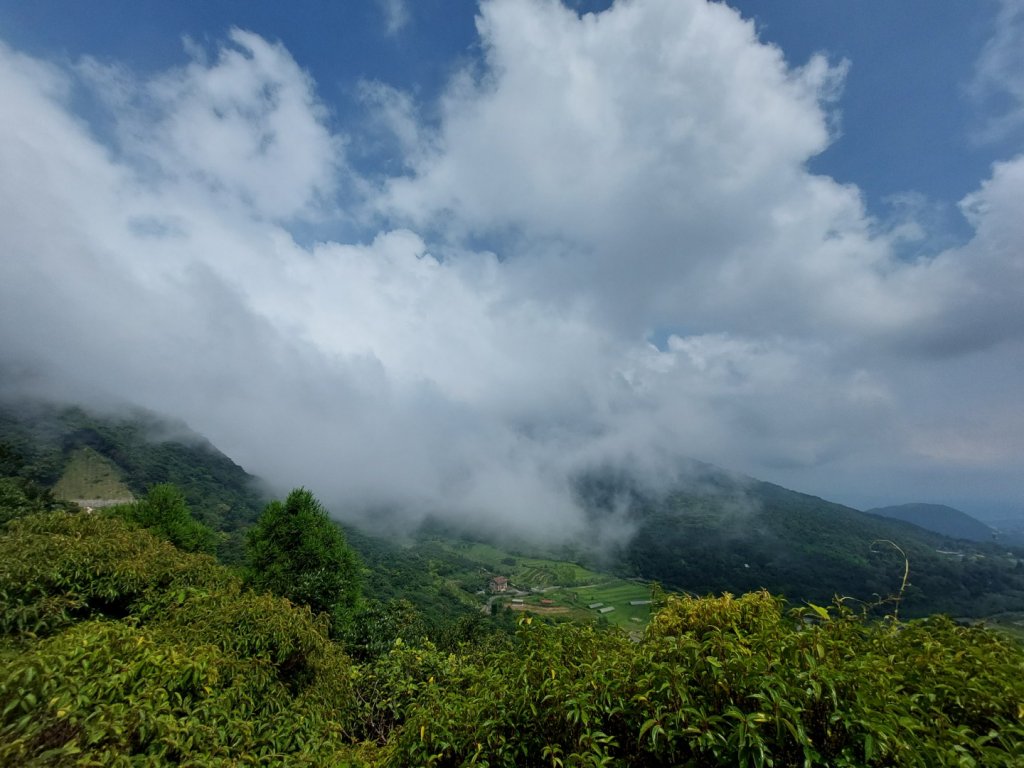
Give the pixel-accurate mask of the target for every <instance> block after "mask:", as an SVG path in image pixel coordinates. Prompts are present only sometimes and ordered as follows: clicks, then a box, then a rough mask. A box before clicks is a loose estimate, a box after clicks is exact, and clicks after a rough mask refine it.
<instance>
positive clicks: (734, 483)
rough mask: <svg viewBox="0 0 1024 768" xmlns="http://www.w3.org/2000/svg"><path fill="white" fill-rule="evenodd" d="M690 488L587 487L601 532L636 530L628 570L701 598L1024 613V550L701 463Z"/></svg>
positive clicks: (615, 479)
mask: <svg viewBox="0 0 1024 768" xmlns="http://www.w3.org/2000/svg"><path fill="white" fill-rule="evenodd" d="M689 478H690V479H689V480H688V481H687V484H686V486H685V488H684V489H682V490H677V491H674V492H667V493H662V494H651V493H649V492H645V491H644V490H643V489H642V488H640V487H638V486H637V485H636V484H634V483H632V482H631V481H630V480H629V478H628V477H624V476H622V475H615V474H613V473H606V474H603V475H592V476H589V477H587V478H585V479H584V480H582V481H581V483H580V488H581V492H580V495H581V499H582V501H583V503H584V504H585V505H586V507H587V509H588V511H589V514H590V515H591V518H592V519H593V520H594V523H595V525H597V524H600V522H601V520H602V518H604V517H605V516H609V515H612V514H614V513H615V511H616V510H620V509H621V508H622V507H623V504H624V500H625V506H626V508H627V510H628V511H627V515H628V519H629V521H630V522H631V523H632V524H633V525H634V526H635V533H634V535H633V536H632V537H631V538H629V539H628V541H625V542H624V543H623V544H622V545H621V546H620V547H619V548H618V550H617V551H616V552H615V553H614V554H615V562H616V564H617V565H616V569H617V570H618V572H619V573H620V575H624V576H636V577H640V578H643V579H646V580H652V581H658V582H660V583H662V584H664V585H665V586H666V587H669V588H671V589H677V590H684V591H688V592H692V593H696V594H706V593H717V592H724V591H728V592H733V593H740V592H746V591H750V590H756V589H762V588H764V589H767V590H769V591H770V592H773V593H776V594H784V595H787V596H788V597H790V598H791V599H793V600H810V601H813V602H824V603H827V602H830V601H831V600H832V598H833V596H835V595H842V596H846V597H849V598H851V599H855V600H859V601H862V602H861V604H869V603H872V602H877V601H878V600H880V599H883V598H885V597H887V596H890V595H893V594H895V593H896V592H898V590H899V588H900V585H901V581H902V574H903V569H904V558H903V555H901V554H900V552H899V551H898V550H897V549H896V548H895V547H893V546H892V545H891V544H888V543H882V542H893V543H895V544H896V545H898V547H899V548H900V549H902V551H903V552H904V553H905V554H906V557H907V559H908V560H909V563H910V581H909V585H908V587H907V589H906V591H905V594H904V599H903V604H902V609H903V610H905V611H907V612H908V613H909V614H912V615H919V616H920V615H927V614H929V613H935V612H946V613H950V614H952V615H955V616H982V615H988V614H994V613H999V612H1002V611H1014V610H1022V609H1024V567H1022V565H1021V557H1024V553H1013V554H1008V552H1007V549H1006V547H1005V546H1001V547H996V546H995V545H992V544H982V543H974V544H966V543H964V542H951V541H950V539H949V538H948V537H945V536H942V535H940V534H937V533H933V532H929V531H925V530H923V529H921V528H919V527H917V526H914V525H911V524H908V523H904V522H901V521H898V520H889V519H885V518H881V517H877V516H874V515H869V514H865V513H863V512H860V511H858V510H855V509H851V508H849V507H844V506H842V505H840V504H834V503H832V502H828V501H825V500H823V499H820V498H817V497H814V496H808V495H806V494H801V493H797V492H795V491H790V490H788V489H785V488H781V487H779V486H777V485H773V484H771V483H764V482H760V481H757V480H754V479H752V478H745V477H741V476H737V475H733V474H729V473H725V472H723V471H721V470H718V469H715V468H714V467H709V466H707V465H696V464H695V466H694V468H693V469H692V471H691V472H690V473H689Z"/></svg>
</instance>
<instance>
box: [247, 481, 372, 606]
mask: <svg viewBox="0 0 1024 768" xmlns="http://www.w3.org/2000/svg"><path fill="white" fill-rule="evenodd" d="M246 555H247V565H248V581H249V583H250V584H251V585H252V586H253V587H254V588H256V589H265V590H269V591H270V592H273V593H274V594H277V595H280V596H282V597H286V598H288V599H289V600H291V601H292V602H294V603H298V604H300V605H308V606H309V607H310V608H311V609H313V611H314V612H315V613H328V614H330V615H331V616H332V618H333V620H334V623H335V625H336V626H337V624H338V622H340V621H343V620H344V619H345V617H347V616H350V615H351V613H352V611H353V610H354V609H355V607H356V603H357V602H358V600H359V595H360V582H361V575H360V564H359V559H358V557H357V556H356V554H355V552H354V551H353V550H352V549H351V548H350V547H349V546H348V544H347V542H346V541H345V536H344V534H343V533H342V532H341V530H340V529H339V528H338V526H337V525H335V524H334V523H333V522H332V521H331V519H330V518H329V517H328V516H327V511H326V510H325V509H324V508H323V505H321V504H320V502H319V501H317V499H316V497H315V496H313V494H312V493H311V492H310V491H308V490H306V489H305V488H296V489H295V490H293V491H292V492H291V493H290V494H288V498H287V499H285V501H284V502H280V501H272V502H270V503H269V504H268V505H267V506H266V508H265V509H264V510H263V513H262V514H261V515H260V517H259V519H258V520H257V521H256V524H255V525H254V526H253V527H252V528H251V529H250V530H249V533H248V535H247V537H246Z"/></svg>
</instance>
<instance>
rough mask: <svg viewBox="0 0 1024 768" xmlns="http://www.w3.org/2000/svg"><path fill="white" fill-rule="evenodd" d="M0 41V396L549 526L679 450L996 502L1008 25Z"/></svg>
mask: <svg viewBox="0 0 1024 768" xmlns="http://www.w3.org/2000/svg"><path fill="white" fill-rule="evenodd" d="M0 45H2V47H0V64H2V68H0V75H2V77H3V80H2V81H0V86H3V88H2V90H0V92H3V93H5V94H7V96H6V97H5V99H4V101H5V103H4V104H3V111H2V113H0V128H2V130H3V133H2V134H0V146H2V147H3V154H0V163H2V164H3V166H2V167H3V170H4V171H5V173H4V174H2V177H3V179H2V180H0V194H2V195H3V197H2V198H0V201H2V202H3V203H4V205H3V206H0V210H3V211H4V213H3V214H0V217H2V218H0V232H3V233H4V234H2V235H0V249H2V250H0V253H2V254H3V260H2V262H0V264H2V266H0V278H3V281H2V283H0V284H2V285H3V288H0V299H3V302H2V305H3V306H4V309H3V310H2V312H3V314H0V321H2V326H0V328H2V329H3V331H2V333H0V351H2V353H3V359H4V360H6V361H7V366H8V370H16V371H23V372H25V371H28V372H32V373H31V375H32V376H34V377H36V378H37V379H39V380H40V381H44V382H46V386H47V387H50V388H51V389H54V390H62V389H63V390H64V391H67V390H69V389H70V390H72V391H74V392H82V391H92V392H106V393H108V394H109V395H110V396H112V397H115V398H121V399H125V400H131V401H134V402H140V403H141V404H142V405H146V406H149V407H151V408H154V409H157V410H161V411H164V412H168V413H171V414H173V415H176V416H180V417H183V418H185V419H187V420H188V421H189V422H190V423H191V424H192V425H193V426H194V427H195V428H197V429H199V430H200V431H203V432H204V433H206V434H208V435H209V436H210V437H211V439H213V440H214V441H215V442H216V443H217V444H218V445H220V446H221V447H222V448H224V449H225V450H226V451H228V452H229V453H231V454H232V455H233V456H235V457H236V458H237V459H238V460H239V461H241V462H242V463H243V464H245V465H246V466H247V467H249V468H250V469H252V470H253V471H255V472H258V473H260V474H263V475H266V476H268V477H270V478H271V479H272V480H274V481H275V482H279V483H281V484H282V485H285V486H287V485H295V484H297V483H300V482H303V483H306V484H307V485H310V486H312V487H314V488H317V489H318V490H319V491H320V492H321V493H322V494H323V495H324V496H325V497H327V498H329V499H332V500H333V501H334V502H335V503H336V506H337V507H338V508H339V509H350V510H351V509H360V508H364V507H366V506H367V505H380V504H388V505H392V506H396V507H400V508H403V509H406V510H409V511H410V512H409V513H410V515H412V516H413V518H415V517H416V516H421V515H425V514H430V513H437V512H438V511H439V510H444V511H445V513H447V514H451V515H454V516H475V517H482V518H483V519H496V520H497V519H500V520H507V519H508V518H509V516H510V515H514V516H516V519H518V520H520V521H522V525H524V526H527V527H528V526H529V522H530V520H531V519H532V517H531V515H532V514H534V513H533V512H531V513H529V514H528V513H525V512H524V511H523V510H524V509H529V510H534V511H537V510H540V512H536V514H539V515H541V516H542V517H544V518H549V517H552V516H555V517H558V518H559V519H561V520H563V521H564V528H565V531H566V533H567V535H569V534H571V533H572V531H573V530H574V528H573V526H574V525H578V524H579V522H580V518H579V514H578V510H576V509H575V508H574V505H573V502H572V498H571V493H570V492H569V490H568V489H569V484H568V478H570V477H572V476H573V474H574V473H577V472H579V471H581V470H582V469H585V468H586V467H587V466H593V465H595V464H601V463H607V462H609V461H610V462H618V463H624V464H627V465H630V466H632V467H633V468H634V469H635V470H636V471H638V472H640V473H642V474H644V475H645V476H646V477H648V478H649V479H651V480H652V482H655V481H657V480H658V479H659V478H661V479H664V478H671V476H672V475H673V472H674V469H673V467H675V466H677V465H678V460H679V458H680V457H681V456H692V457H694V458H698V459H702V460H707V461H712V462H715V463H718V464H721V465H723V466H726V467H731V468H734V469H737V470H739V471H743V472H747V473H750V474H753V475H755V476H758V477H761V478H764V479H768V480H773V481H775V482H779V483H782V484H784V485H788V486H790V487H794V488H797V489H800V490H806V491H810V492H813V493H816V494H819V495H822V496H826V497H828V498H831V499H835V500H837V501H841V502H845V503H848V504H851V505H854V506H859V507H862V508H864V507H869V506H874V505H880V504H886V503H901V502H907V501H933V502H942V503H949V504H953V505H956V506H960V507H962V508H964V509H966V510H967V511H969V512H973V513H975V514H978V515H982V516H984V515H993V516H996V515H1014V514H1018V513H1021V512H1024V507H1022V498H1024V480H1021V475H1022V474H1024V473H1021V472H1020V467H1021V465H1022V463H1024V438H1022V437H1021V435H1024V404H1022V402H1021V396H1020V394H1019V393H1020V391H1022V390H1024V387H1022V386H1021V385H1022V383H1024V382H1021V378H1022V375H1021V371H1022V370H1024V314H1022V310H1021V308H1020V305H1021V302H1020V298H1021V295H1022V293H1024V276H1022V273H1024V265H1022V260H1021V259H1022V256H1021V252H1020V243H1021V242H1022V241H1024V232H1022V229H1021V226H1022V225H1021V224H1020V223H1019V221H1018V220H1024V216H1020V215H1019V212H1020V211H1019V209H1020V207H1021V203H1020V200H1021V199H1024V196H1022V195H1024V156H1022V155H1021V150H1022V142H1024V61H1022V54H1021V51H1024V4H1022V3H1020V2H1019V0H1002V1H1001V2H997V0H984V1H981V2H976V3H941V4H937V3H933V2H927V1H926V0H914V1H913V2H910V1H908V2H899V3H893V2H882V1H881V0H872V1H871V2H858V3H854V2H828V3H826V2H816V1H814V0H792V1H791V2H785V3H761V2H746V1H744V2H738V1H737V2H734V3H732V4H728V5H723V4H705V3H704V2H700V1H699V0H632V2H619V3H608V2H599V3H586V2H572V3H567V4H561V3H559V2H556V1H555V0H483V2H480V3H476V2H440V0H421V1H419V2H415V3H414V2H401V1H400V0H366V2H347V3H342V2H334V3H331V2H307V3H301V4H288V5H285V4H281V3H276V2H252V1H249V2H241V1H239V2H218V3H164V2H91V3H71V2H61V3H58V2H47V1H46V0H38V1H37V2H33V3H16V2H7V1H6V0H0ZM126 317H128V318H131V320H128V321H126V319H125V318H126ZM26 327H28V328H30V329H31V330H30V331H29V332H26V331H25V330H24V329H25V328H26ZM15 329H17V330H15ZM24 375H26V376H27V375H29V374H28V373H25V374H24ZM34 386H35V385H34ZM39 386H42V384H39ZM396 465H397V466H401V467H403V472H402V479H401V480H400V481H396V480H395V477H394V472H393V471H392V468H393V467H394V466H396Z"/></svg>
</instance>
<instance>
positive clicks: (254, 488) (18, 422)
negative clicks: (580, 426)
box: [0, 402, 1024, 615]
mask: <svg viewBox="0 0 1024 768" xmlns="http://www.w3.org/2000/svg"><path fill="white" fill-rule="evenodd" d="M0 444H4V445H6V446H7V448H8V452H9V453H13V454H17V455H20V456H21V457H22V461H21V465H20V467H19V468H18V469H17V472H18V473H19V474H21V475H22V476H24V477H29V478H31V479H33V480H35V481H36V482H39V483H40V484H43V485H45V486H46V487H48V488H56V489H58V491H60V492H63V493H64V495H65V496H70V497H72V498H83V499H91V498H93V496H91V495H90V494H101V495H102V494H106V495H108V496H109V495H113V496H117V497H119V498H123V497H125V495H126V491H127V492H130V493H131V494H133V495H135V496H140V495H142V494H144V493H145V492H146V490H147V488H148V487H150V486H151V485H153V484H156V483H163V482H170V483H174V484H176V485H178V486H179V487H180V488H181V489H182V491H183V492H184V493H185V496H186V498H187V500H188V502H189V504H190V505H191V507H192V509H193V510H194V512H195V513H196V516H197V517H198V518H199V519H200V520H201V521H202V522H204V523H206V524H207V525H209V526H211V527H213V528H215V529H217V530H220V531H223V532H225V533H226V536H225V539H224V542H225V543H224V545H223V547H222V551H221V553H220V554H221V556H222V557H223V558H224V559H226V560H228V561H237V560H238V559H239V558H240V554H241V544H242V538H243V533H244V530H245V529H246V528H247V527H248V526H249V525H251V523H252V522H253V521H254V520H255V519H256V517H257V516H258V514H259V512H260V510H261V509H262V506H263V504H264V503H265V501H266V494H265V492H264V491H263V490H262V488H261V486H260V484H259V482H258V481H257V479H256V478H254V477H252V476H251V475H249V474H248V473H246V472H245V470H244V469H242V468H241V467H240V466H238V465H237V464H235V463H234V462H233V461H231V459H230V458H228V457H227V456H225V455H224V454H223V453H221V452H220V451H218V450H217V449H216V448H215V447H214V446H212V445H211V444H210V443H209V442H208V441H206V440H205V439H203V438H202V437H201V436H199V435H197V434H196V433H194V432H190V431H189V430H187V429H186V428H185V427H184V426H183V425H181V424H175V423H174V422H171V421H169V420H166V419H162V418H160V417H158V416H155V415H154V414H152V413H148V412H145V411H132V412H130V413H129V412H125V413H122V414H120V415H117V416H104V415H100V414H97V413H94V412H90V411H88V410H86V409H84V408H81V407H76V406H57V405H52V404H42V403H28V402H19V403H0ZM679 477H680V478H681V479H677V480H676V481H675V482H674V483H673V484H671V485H670V487H669V489H668V490H662V491H658V492H655V491H652V490H650V489H649V488H647V487H645V486H644V485H643V484H641V483H639V482H638V481H637V480H636V479H635V478H634V477H633V476H631V475H630V474H629V473H628V472H624V471H621V470H619V469H615V468H604V469H601V470H594V471H591V472H589V473H587V474H586V475H584V476H581V477H579V478H577V482H576V487H577V490H578V501H579V504H580V506H581V507H582V508H583V509H584V510H585V512H586V514H587V515H588V516H589V519H590V521H591V522H592V524H593V530H594V531H595V532H602V535H601V536H595V538H594V540H593V541H589V542H576V543H570V544H567V545H565V546H563V547H562V549H561V550H560V551H559V553H558V554H559V556H560V557H561V558H562V559H565V560H571V561H574V562H579V563H582V564H584V565H590V566H591V567H594V568H596V569H600V570H606V571H608V570H610V571H613V572H614V573H616V574H617V575H619V576H622V577H626V578H638V579H641V580H645V581H651V580H653V581H658V582H660V583H661V584H663V585H664V586H666V587H668V588H672V589H679V590H686V591H690V592H694V593H708V592H723V591H729V592H733V593H740V592H745V591H749V590H754V589H759V588H762V587H763V588H766V589H768V590H769V591H771V592H773V593H777V594H784V595H786V596H787V597H789V598H790V599H792V600H795V601H804V600H807V601H813V602H816V603H828V602H829V601H831V600H832V599H833V597H834V596H836V595H840V596H843V597H844V598H846V602H847V604H849V605H853V606H867V605H870V604H872V603H877V602H878V601H880V600H883V599H884V598H886V597H888V596H891V595H894V594H896V593H897V592H898V591H899V589H900V585H901V580H902V575H903V569H904V559H903V555H902V554H901V551H902V553H905V554H906V557H907V560H908V561H909V564H910V583H909V586H908V587H907V589H906V591H905V594H904V596H903V598H904V599H903V602H902V605H901V610H902V611H903V612H904V613H905V614H907V615H911V614H925V613H932V612H948V613H951V614H954V615H987V614H992V613H997V612H1000V611H1006V610H1024V560H1022V559H1019V558H1018V555H1017V554H1009V553H1008V552H1007V546H1008V545H1007V543H1006V542H1004V541H1000V542H999V544H998V546H997V544H995V543H992V541H991V538H992V536H991V529H988V528H987V527H986V526H984V525H983V524H982V523H980V522H978V521H976V520H973V519H972V518H970V517H969V516H967V515H964V514H963V513H958V512H957V511H956V510H952V509H950V508H946V507H929V506H928V505H910V506H911V507H912V508H913V509H911V511H916V515H917V516H916V517H910V518H905V519H896V517H897V516H896V515H886V514H885V510H873V512H872V513H870V514H869V513H864V512H860V511H858V510H855V509H851V508H849V507H845V506H842V505H839V504H834V503H832V502H829V501H826V500H824V499H820V498H817V497H814V496H809V495H806V494H802V493H798V492H796V491H791V490H788V489H786V488H782V487H780V486H777V485H773V484H771V483H765V482H761V481H758V480H755V479H753V478H750V477H744V476H741V475H738V474H735V473H730V472H726V471H724V470H721V469H719V468H717V467H713V466H711V465H707V464H701V463H699V462H691V463H690V464H689V465H688V466H687V467H685V471H683V472H681V473H680V476H679ZM314 491H315V489H314ZM918 507H925V509H924V510H922V509H918ZM893 509H897V510H898V509H902V508H893ZM929 510H931V511H929ZM936 510H939V511H940V512H941V513H940V512H936ZM947 510H948V511H947ZM939 520H942V521H946V522H947V523H950V525H952V523H954V522H955V523H956V524H957V525H956V526H953V527H944V528H943V529H941V530H926V527H934V526H935V525H937V522H936V521H939ZM926 524H927V525H926ZM972 524H973V525H972ZM609 531H615V532H617V533H616V535H614V536H612V535H610V534H609V533H608V532H609ZM451 533H452V535H459V534H460V531H458V530H452V531H451ZM463 533H464V532H463ZM362 538H363V539H367V538H368V537H362ZM951 539H957V540H958V541H957V542H954V543H951ZM360 540H361V539H360V537H358V536H356V537H354V541H360ZM597 542H600V543H599V544H598V543H597ZM498 543H503V544H508V541H501V542H498ZM362 544H363V546H362V547H360V548H361V549H364V550H366V553H367V555H368V556H369V555H371V554H372V552H371V550H372V549H373V547H374V546H376V545H372V546H371V544H372V543H367V541H362ZM897 547H898V548H899V549H897ZM382 551H383V550H382ZM545 554H551V552H550V550H549V551H548V552H546V553H545ZM399 556H400V551H399V550H397V549H395V548H393V547H388V548H387V552H386V553H385V554H384V555H381V557H384V558H385V559H386V560H388V561H389V562H391V563H394V562H396V558H398V557H399ZM374 557H376V555H374V556H373V557H370V558H369V559H370V562H373V561H374V560H373V558H374ZM1020 557H1021V558H1024V552H1021V553H1020ZM421 565H422V564H418V565H417V567H419V566H421ZM389 567H390V566H389ZM398 570H401V569H398ZM412 570H415V569H412ZM397 572H398V571H397V570H396V573H397ZM388 589H389V590H391V591H393V592H394V593H395V594H396V595H398V594H400V593H401V589H402V588H401V586H400V585H399V584H397V582H396V583H395V584H391V585H390V586H389V587H388ZM409 589H412V587H409ZM891 607H892V605H891V604H886V607H885V608H884V609H888V610H891Z"/></svg>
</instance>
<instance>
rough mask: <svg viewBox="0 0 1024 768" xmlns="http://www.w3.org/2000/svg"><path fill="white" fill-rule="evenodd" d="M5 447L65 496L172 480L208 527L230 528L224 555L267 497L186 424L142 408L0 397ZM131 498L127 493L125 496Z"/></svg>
mask: <svg viewBox="0 0 1024 768" xmlns="http://www.w3.org/2000/svg"><path fill="white" fill-rule="evenodd" d="M0 444H3V445H6V446H7V447H8V449H9V450H11V451H12V453H13V454H15V455H18V456H19V457H20V461H19V464H20V466H19V467H18V469H17V474H18V475H19V476H21V477H23V478H25V479H28V480H31V481H33V482H35V483H38V484H39V485H41V486H43V487H45V488H53V489H55V492H57V493H58V494H59V495H61V496H62V497H63V498H79V499H95V498H104V494H102V493H101V494H100V495H98V496H91V495H77V494H78V493H79V492H83V493H84V492H85V491H86V490H88V489H89V488H93V489H94V490H96V491H97V492H99V491H100V490H103V491H104V493H114V492H123V489H121V488H120V487H119V486H118V482H120V483H122V484H123V486H124V488H126V489H127V491H128V494H129V496H128V497H130V496H135V497H142V496H145V495H146V492H147V491H148V490H149V489H150V488H151V487H153V486H154V485H159V484H161V483H172V484H173V485H175V486H177V487H178V488H179V489H180V490H181V491H182V493H183V494H184V495H185V498H186V500H187V501H188V504H189V506H190V507H191V509H192V511H193V513H194V514H195V515H196V517H197V518H198V519H199V520H200V522H202V523H203V524H205V525H207V526H209V527H210V528H213V529H214V530H218V531H223V532H225V533H226V537H225V539H224V542H223V544H222V555H223V556H224V557H225V558H227V559H228V560H237V559H238V558H239V557H240V553H241V541H242V532H243V531H244V530H245V529H246V528H247V527H248V526H250V525H251V524H252V523H253V521H254V520H255V519H256V517H257V515H258V514H259V512H260V510H261V509H262V507H263V504H264V503H265V501H266V494H265V492H264V491H263V489H262V488H261V485H260V483H259V481H258V480H257V479H256V478H255V477H253V476H252V475H250V474H248V473H247V472H246V471H245V470H244V469H242V468H241V467H240V466H238V465H237V464H235V462H233V461H232V460H231V459H229V458H228V457H227V456H225V455H224V454H223V453H221V452H220V451H218V450H217V449H216V448H214V447H213V445H211V444H210V443H209V441H207V440H206V439H205V438H203V437H202V436H200V435H198V434H196V433H195V432H192V431H191V430H189V429H188V428H187V427H186V426H185V425H184V424H181V423H175V422H172V421H171V420H169V419H166V418H163V417H160V416H157V415H156V414H153V413H150V412H148V411H144V410H141V409H137V408H136V409H127V408H126V409H122V410H121V411H119V412H118V413H117V414H110V413H102V412H98V411H94V410H88V409H86V408H83V407H79V406H68V405H59V404H55V403H49V402H43V401H39V400H17V401H12V400H7V401H0ZM123 498H124V497H123Z"/></svg>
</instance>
